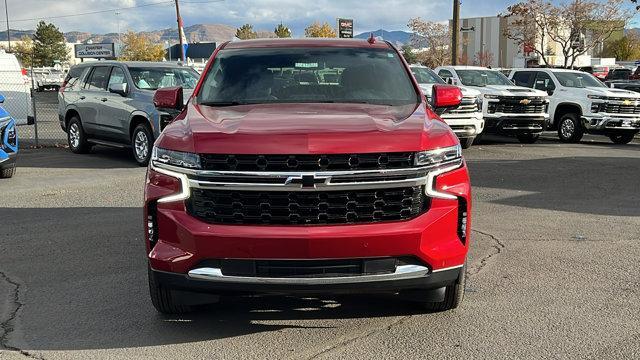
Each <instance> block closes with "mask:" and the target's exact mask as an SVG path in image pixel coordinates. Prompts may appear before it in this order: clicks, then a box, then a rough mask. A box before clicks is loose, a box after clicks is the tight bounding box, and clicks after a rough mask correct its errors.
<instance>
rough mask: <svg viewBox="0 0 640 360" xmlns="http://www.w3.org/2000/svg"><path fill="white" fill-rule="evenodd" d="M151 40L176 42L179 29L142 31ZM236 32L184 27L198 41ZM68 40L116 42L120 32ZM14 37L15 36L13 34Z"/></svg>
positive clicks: (222, 27) (222, 28)
mask: <svg viewBox="0 0 640 360" xmlns="http://www.w3.org/2000/svg"><path fill="white" fill-rule="evenodd" d="M141 33H142V34H145V35H147V36H148V37H149V38H150V39H151V41H153V42H155V43H164V42H165V41H168V42H170V43H175V42H176V41H177V39H178V29H177V28H168V29H161V30H153V31H142V32H141ZM235 33H236V28H234V27H233V26H229V25H222V24H197V25H192V26H187V27H185V28H184V35H185V37H186V38H187V41H189V42H191V43H196V42H221V41H226V40H231V39H232V38H233V36H234V35H235ZM64 36H65V37H66V38H67V41H68V42H85V41H87V40H91V41H93V42H94V43H102V42H107V43H108V42H114V41H116V40H118V34H116V33H109V34H91V33H86V32H79V31H71V32H67V33H65V34H64ZM12 37H13V36H12Z"/></svg>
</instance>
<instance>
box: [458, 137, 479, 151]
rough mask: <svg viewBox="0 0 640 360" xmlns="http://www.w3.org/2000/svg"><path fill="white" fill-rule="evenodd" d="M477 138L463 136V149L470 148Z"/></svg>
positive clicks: (461, 144) (461, 143)
mask: <svg viewBox="0 0 640 360" xmlns="http://www.w3.org/2000/svg"><path fill="white" fill-rule="evenodd" d="M475 139H476V138H475V137H468V138H462V139H460V146H462V148H463V149H468V148H470V147H471V145H473V142H474V141H475Z"/></svg>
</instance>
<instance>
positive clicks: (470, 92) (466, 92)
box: [418, 83, 480, 98]
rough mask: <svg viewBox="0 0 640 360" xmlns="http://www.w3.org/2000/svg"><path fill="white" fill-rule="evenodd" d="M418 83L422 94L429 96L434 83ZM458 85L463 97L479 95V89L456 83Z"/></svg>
mask: <svg viewBox="0 0 640 360" xmlns="http://www.w3.org/2000/svg"><path fill="white" fill-rule="evenodd" d="M418 85H420V89H422V92H423V93H424V95H425V96H426V97H427V98H431V94H432V93H433V85H434V84H428V83H422V84H418ZM458 87H459V88H460V90H461V91H462V96H463V97H477V96H478V95H480V91H478V90H475V89H472V88H470V87H467V86H460V85H458Z"/></svg>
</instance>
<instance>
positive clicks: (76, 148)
mask: <svg viewBox="0 0 640 360" xmlns="http://www.w3.org/2000/svg"><path fill="white" fill-rule="evenodd" d="M67 142H68V143H69V149H71V151H73V152H74V153H76V154H86V153H88V152H89V151H90V150H91V145H90V144H89V143H88V142H87V135H86V134H85V133H84V129H83V128H82V123H81V122H80V119H79V118H78V117H77V116H74V117H72V118H71V120H69V125H68V126H67Z"/></svg>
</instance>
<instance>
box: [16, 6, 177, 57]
mask: <svg viewBox="0 0 640 360" xmlns="http://www.w3.org/2000/svg"><path fill="white" fill-rule="evenodd" d="M5 1H6V0H5ZM175 3H176V18H177V20H178V38H179V39H180V60H182V61H185V55H186V54H185V53H184V43H183V41H182V18H181V17H180V5H178V0H175Z"/></svg>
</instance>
